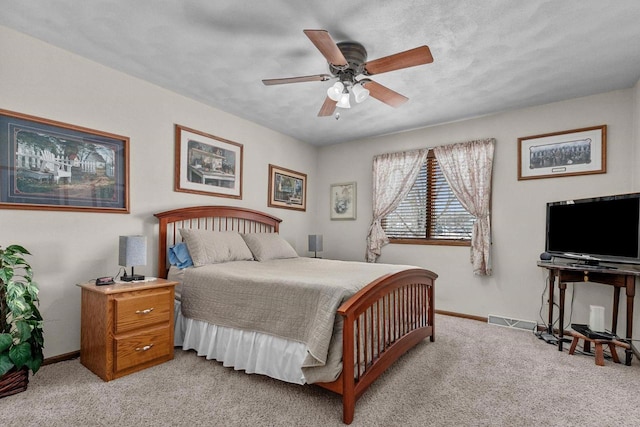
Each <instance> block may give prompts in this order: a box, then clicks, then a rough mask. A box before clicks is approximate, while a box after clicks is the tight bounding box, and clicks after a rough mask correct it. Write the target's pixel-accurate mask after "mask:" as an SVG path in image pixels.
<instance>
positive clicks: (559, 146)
mask: <svg viewBox="0 0 640 427" xmlns="http://www.w3.org/2000/svg"><path fill="white" fill-rule="evenodd" d="M606 159H607V126H606V125H602V126H594V127H589V128H582V129H573V130H567V131H562V132H554V133H547V134H544V135H534V136H526V137H523V138H518V180H525V179H538V178H554V177H560V176H575V175H589V174H596V173H606V171H607V165H606Z"/></svg>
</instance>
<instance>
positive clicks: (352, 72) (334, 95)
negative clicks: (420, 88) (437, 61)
mask: <svg viewBox="0 0 640 427" xmlns="http://www.w3.org/2000/svg"><path fill="white" fill-rule="evenodd" d="M304 33H305V34H306V35H307V37H309V39H310V40H311V42H312V43H313V44H314V45H315V46H316V48H318V50H319V51H320V53H321V54H322V55H323V56H324V57H325V58H326V59H327V61H328V62H329V71H330V73H331V74H315V75H311V76H299V77H287V78H281V79H265V80H262V83H264V84H265V85H267V86H271V85H281V84H287V83H301V82H315V81H319V82H324V81H327V80H331V79H336V80H337V82H336V83H335V84H334V85H333V86H331V87H330V88H329V89H328V90H327V97H326V98H325V101H324V104H323V105H322V108H320V111H319V112H318V116H319V117H326V116H331V115H333V113H334V111H335V109H336V107H340V108H350V106H351V105H350V102H349V93H350V92H351V93H353V95H354V99H355V101H356V102H358V103H360V102H362V101H364V100H365V99H367V97H369V96H372V97H373V98H375V99H377V100H378V101H382V102H384V103H385V104H387V105H390V106H392V107H399V106H400V105H402V104H404V103H405V102H407V101H408V100H409V98H407V97H406V96H404V95H401V94H399V93H398V92H395V91H393V90H391V89H389V88H387V87H386V86H383V85H381V84H379V83H376V82H374V81H373V80H371V79H369V78H368V76H372V75H374V74H381V73H386V72H388V71H394V70H399V69H402V68H408V67H414V66H416V65H423V64H429V63H431V62H433V56H431V51H430V50H429V46H426V45H425V46H420V47H417V48H415V49H410V50H406V51H404V52H399V53H396V54H393V55H389V56H385V57H383V58H379V59H376V60H373V61H367V51H366V49H365V48H364V46H363V45H361V44H360V43H357V42H353V41H346V42H340V43H336V42H334V41H333V39H332V38H331V35H329V33H328V32H327V31H326V30H304Z"/></svg>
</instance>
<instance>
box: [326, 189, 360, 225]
mask: <svg viewBox="0 0 640 427" xmlns="http://www.w3.org/2000/svg"><path fill="white" fill-rule="evenodd" d="M356 196H357V195H356V183H355V182H345V183H342V184H331V190H330V192H329V203H330V206H331V219H332V220H336V219H356V204H357V198H356Z"/></svg>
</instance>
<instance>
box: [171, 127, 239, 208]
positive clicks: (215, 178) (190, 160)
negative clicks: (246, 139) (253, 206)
mask: <svg viewBox="0 0 640 427" xmlns="http://www.w3.org/2000/svg"><path fill="white" fill-rule="evenodd" d="M242 155H243V147H242V144H238V143H237V142H233V141H229V140H228V139H223V138H219V137H217V136H213V135H209V134H208V133H204V132H200V131H197V130H193V129H189V128H186V127H184V126H180V125H176V168H175V191H182V192H185V193H195V194H206V195H209V196H218V197H230V198H232V199H242Z"/></svg>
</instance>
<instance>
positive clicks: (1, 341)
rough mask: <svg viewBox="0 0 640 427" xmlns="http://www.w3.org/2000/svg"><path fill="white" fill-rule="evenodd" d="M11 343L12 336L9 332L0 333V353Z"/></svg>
mask: <svg viewBox="0 0 640 427" xmlns="http://www.w3.org/2000/svg"><path fill="white" fill-rule="evenodd" d="M12 343H13V338H11V334H0V353H4V352H5V351H7V349H8V348H9V347H11V344H12Z"/></svg>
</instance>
